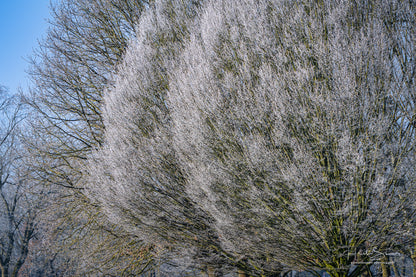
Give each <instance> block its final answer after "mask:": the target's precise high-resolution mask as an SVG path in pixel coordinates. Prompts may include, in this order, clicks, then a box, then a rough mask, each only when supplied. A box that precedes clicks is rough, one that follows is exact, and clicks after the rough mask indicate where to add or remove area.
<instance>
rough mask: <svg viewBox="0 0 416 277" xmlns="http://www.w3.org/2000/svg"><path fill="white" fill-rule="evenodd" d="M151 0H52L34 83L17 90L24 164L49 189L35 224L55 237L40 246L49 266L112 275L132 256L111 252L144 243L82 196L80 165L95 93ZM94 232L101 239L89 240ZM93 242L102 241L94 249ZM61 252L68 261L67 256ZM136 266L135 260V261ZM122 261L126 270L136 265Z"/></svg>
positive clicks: (94, 134) (92, 143)
mask: <svg viewBox="0 0 416 277" xmlns="http://www.w3.org/2000/svg"><path fill="white" fill-rule="evenodd" d="M151 2H152V1H151V0H150V1H147V0H75V1H73V0H71V1H68V0H60V1H55V3H54V5H53V7H52V14H53V19H52V20H51V22H50V28H49V30H48V33H47V36H46V38H45V39H43V40H42V41H41V43H40V45H39V48H38V49H37V50H36V53H35V54H34V55H33V60H32V69H31V70H30V74H31V78H32V81H33V84H32V86H31V89H30V92H28V93H25V97H24V101H25V103H27V104H29V106H30V108H31V109H30V113H31V114H30V119H31V120H30V122H28V124H27V131H26V134H27V135H26V137H25V144H26V148H27V149H28V151H30V153H31V156H32V157H31V163H30V164H29V165H28V166H30V168H31V171H32V173H33V174H31V176H32V177H33V182H36V183H38V184H41V185H44V186H45V187H47V189H48V190H49V191H50V193H49V194H48V196H49V201H50V202H49V205H50V210H49V214H45V216H44V219H45V221H44V224H43V225H42V226H44V227H45V228H43V231H44V232H45V237H49V238H54V239H53V240H51V241H49V242H48V243H45V244H44V245H43V246H48V247H49V248H48V249H47V250H45V251H44V252H45V254H46V255H49V254H50V255H51V258H50V259H49V258H48V259H49V260H53V261H54V262H55V263H54V266H53V267H54V268H56V267H58V266H57V261H65V262H64V263H65V264H71V266H73V267H75V266H78V268H76V269H77V270H80V271H79V272H77V274H80V275H84V274H87V273H84V272H82V271H81V270H82V268H83V267H89V270H91V269H92V268H94V269H95V270H96V271H98V272H99V271H104V272H107V273H108V274H110V273H111V274H114V275H119V273H117V272H119V271H117V270H120V271H123V269H120V267H119V266H121V265H125V264H128V260H129V259H130V258H131V257H129V256H128V257H127V258H126V259H125V260H123V261H121V259H122V258H123V257H126V255H123V254H120V255H117V254H115V253H123V251H124V250H125V249H126V247H125V246H126V244H127V243H128V242H132V241H134V245H135V246H138V245H142V244H143V243H142V242H139V241H137V240H136V239H135V238H133V237H129V238H126V236H127V234H126V233H122V232H121V231H118V232H116V234H114V233H113V232H112V231H113V230H115V229H117V226H113V225H111V224H110V223H109V222H108V221H107V220H106V218H105V217H103V216H102V214H101V213H100V211H99V209H98V207H96V206H95V205H93V204H91V202H90V200H89V199H88V198H87V197H86V196H85V195H84V186H85V182H84V181H85V175H88V172H84V171H83V170H84V168H85V163H86V157H87V155H88V153H90V151H91V149H93V148H95V147H97V146H98V145H100V144H101V141H102V132H103V123H102V119H101V111H100V102H101V98H102V93H103V91H104V90H105V88H106V87H107V86H111V78H110V77H111V75H112V74H113V73H114V72H115V69H116V66H117V65H118V63H119V62H120V60H121V58H122V56H123V54H124V52H125V48H126V46H127V42H128V40H129V39H131V38H133V37H134V36H135V31H134V29H135V24H136V22H137V21H138V18H139V17H140V15H141V13H142V12H143V10H144V9H146V7H147V6H148V5H149V3H151ZM52 207H53V208H52ZM52 211H53V212H54V213H52ZM48 228H49V229H48ZM98 238H101V239H102V240H101V242H100V243H96V242H97V241H96V240H97V239H98ZM121 238H123V239H121ZM110 241H111V242H110ZM52 242H55V243H52ZM106 242H107V243H106ZM90 243H91V244H90ZM105 245H107V246H108V248H107V251H108V252H106V250H105V249H106V247H105ZM97 246H102V248H101V251H98V249H96V247H97ZM117 247H119V249H118V250H116V249H117ZM41 248H42V247H41ZM65 248H66V249H65ZM93 249H95V251H93ZM135 249H136V250H135V253H134V255H132V256H135V257H137V256H139V254H143V253H142V252H143V251H144V249H148V248H147V246H146V247H143V248H141V247H137V248H135ZM130 250H132V249H130ZM92 252H94V253H92ZM100 252H101V253H100ZM56 253H59V255H58V257H57V258H55V256H56V255H55V254H56ZM97 253H98V254H97ZM64 256H66V257H64ZM112 257H113V258H114V259H112ZM68 259H69V260H72V262H68V263H67V261H68ZM124 262H126V263H124ZM146 264H147V262H144V265H146ZM100 265H101V267H100ZM137 265H141V263H140V262H139V260H138V261H137ZM64 267H66V265H64ZM127 267H128V268H124V269H126V272H130V273H131V274H137V272H140V271H141V270H142V269H143V268H140V269H137V267H132V266H127ZM138 267H140V266H138ZM72 269H73V268H72ZM136 269H137V270H138V271H135V270H136ZM107 270H108V271H107ZM73 274H74V273H73V272H69V273H68V275H69V276H72V275H73ZM88 274H91V272H90V271H89V272H88Z"/></svg>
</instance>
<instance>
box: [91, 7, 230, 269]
mask: <svg viewBox="0 0 416 277" xmlns="http://www.w3.org/2000/svg"><path fill="white" fill-rule="evenodd" d="M198 8H199V2H198V1H195V2H192V1H157V2H156V3H155V4H154V6H152V7H151V9H149V10H148V11H147V12H146V13H145V14H144V15H143V16H142V18H141V20H140V22H139V24H138V33H137V39H136V40H135V43H134V44H132V45H131V48H130V49H129V51H128V52H127V53H126V56H125V61H124V64H123V65H122V66H121V67H120V68H119V71H120V73H119V74H118V78H117V79H116V82H115V88H114V89H110V90H109V91H108V93H107V95H108V99H107V102H106V106H105V110H106V111H107V112H106V113H105V117H104V120H105V123H106V141H107V142H108V143H107V145H106V146H105V147H103V148H102V149H101V151H100V152H99V153H97V154H96V155H95V156H94V158H95V159H94V160H92V161H91V166H90V172H91V174H92V178H91V183H92V184H90V186H91V187H92V189H91V195H92V197H93V198H94V199H96V200H97V201H98V203H99V204H100V205H101V206H102V208H103V209H104V210H105V211H106V213H107V214H108V215H109V217H110V220H111V221H112V222H113V223H115V224H118V225H121V226H123V227H124V228H125V229H126V230H128V231H129V232H130V233H132V234H135V235H137V236H139V237H140V238H142V239H143V241H145V242H149V243H152V244H154V245H156V247H159V248H160V249H170V252H172V253H174V254H172V256H171V258H170V260H171V261H173V260H175V259H176V258H177V259H182V258H184V257H185V258H184V259H183V260H182V261H181V263H184V265H186V264H187V263H188V262H187V261H186V259H191V263H192V265H193V266H201V267H205V266H208V267H222V266H223V263H225V260H224V253H222V251H221V247H220V245H219V240H218V236H217V234H216V233H215V232H214V230H213V229H212V228H211V224H210V223H211V222H212V221H213V219H212V218H211V217H210V216H209V215H208V214H207V213H206V212H204V211H202V210H201V209H200V208H198V206H197V205H196V203H194V202H193V201H192V200H191V199H190V198H189V197H188V196H187V195H186V194H185V193H184V192H185V187H186V179H185V176H184V175H183V173H182V169H181V168H180V167H179V165H178V162H177V159H176V157H175V152H174V150H173V147H172V134H171V131H170V128H171V123H170V122H171V118H170V114H169V108H168V107H167V103H166V93H167V90H168V88H169V75H168V74H167V73H168V70H169V69H170V68H171V66H172V64H174V63H175V61H176V60H177V58H178V57H179V55H180V53H181V51H182V48H183V46H184V44H185V42H186V41H187V40H189V31H190V28H191V27H192V24H193V22H194V21H195V19H194V16H195V15H196V14H197V11H198ZM106 157H111V159H107V158H106ZM130 173H131V174H130ZM178 249H180V250H178ZM178 251H179V252H181V253H178ZM186 252H187V253H186ZM194 262H195V263H194ZM213 270H214V271H215V269H213ZM214 274H215V273H214Z"/></svg>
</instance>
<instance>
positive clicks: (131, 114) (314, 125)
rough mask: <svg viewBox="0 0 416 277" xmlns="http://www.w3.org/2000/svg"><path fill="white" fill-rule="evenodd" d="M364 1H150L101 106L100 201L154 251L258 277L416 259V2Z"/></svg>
mask: <svg viewBox="0 0 416 277" xmlns="http://www.w3.org/2000/svg"><path fill="white" fill-rule="evenodd" d="M370 2H371V3H370ZM370 2H368V3H366V4H357V5H355V4H353V3H352V2H349V1H336V3H335V2H333V1H319V2H318V1H305V2H303V3H293V2H292V1H270V0H262V1H248V0H247V1H225V0H224V1H203V3H202V4H201V6H200V7H198V8H196V9H195V10H194V11H193V12H192V16H191V15H189V14H187V13H189V12H190V10H189V8H188V7H187V8H186V9H175V12H173V13H172V14H171V13H169V12H172V11H171V10H169V8H168V7H169V5H167V6H163V5H161V4H156V6H157V7H159V8H156V10H155V11H156V15H155V14H152V13H149V14H148V15H147V17H144V19H142V21H141V25H139V28H138V29H139V32H140V35H139V36H138V37H139V39H138V40H136V41H133V42H132V43H131V45H130V49H129V51H128V53H127V55H126V57H125V62H124V64H123V66H122V67H121V68H120V72H119V76H118V79H117V82H116V86H115V88H114V89H112V90H109V91H108V92H107V94H106V97H105V103H106V106H105V113H104V118H105V122H106V145H105V146H104V147H103V148H102V149H101V150H100V151H98V152H97V153H96V156H95V161H94V162H92V163H91V166H92V168H94V170H97V168H98V169H99V170H97V171H96V172H97V174H96V175H94V176H93V177H94V179H95V180H96V181H95V182H93V185H94V186H93V192H94V191H95V194H94V193H93V195H95V197H96V198H97V200H98V201H99V202H100V203H101V204H102V206H103V208H104V209H105V210H106V211H107V213H108V214H109V215H110V217H112V218H113V220H114V221H119V222H120V223H121V224H123V225H124V226H125V228H127V229H129V230H130V231H131V232H133V233H137V234H138V235H139V236H144V238H145V239H147V240H149V241H151V242H153V243H156V244H161V245H166V246H172V245H175V247H179V246H184V245H189V246H190V248H189V249H195V253H196V252H198V251H202V252H204V251H206V250H207V249H216V250H215V251H212V252H204V253H208V254H209V255H212V256H211V257H217V258H218V257H221V255H225V256H227V257H229V258H230V259H231V260H232V264H234V265H236V266H238V267H240V268H243V269H245V270H247V271H250V270H251V271H252V272H254V274H263V273H267V272H269V273H270V272H279V271H280V270H282V267H287V268H295V269H305V270H312V269H325V270H327V271H328V272H329V273H330V274H331V275H333V276H348V274H359V273H360V272H362V271H364V270H365V266H364V264H366V263H370V264H371V263H372V262H374V260H373V257H371V254H366V255H356V253H362V252H363V251H367V252H365V253H371V251H372V250H374V249H379V250H381V251H385V252H388V251H401V252H402V253H404V254H406V255H409V253H410V252H409V251H411V250H410V249H411V247H412V244H411V242H412V240H413V229H412V226H413V224H414V211H415V209H414V203H413V202H414V201H413V199H412V198H413V195H414V194H413V193H414V187H415V170H414V169H415V168H414V164H415V156H414V107H415V103H414V90H415V88H414V78H415V75H414V74H413V73H414V72H415V65H414V63H413V62H412V57H413V56H414V54H415V49H414V45H413V41H414V39H415V28H414V26H413V25H412V24H408V23H407V22H409V21H411V22H413V20H414V13H413V14H412V12H409V11H410V10H412V9H413V10H414V8H413V7H410V6H407V4H405V3H402V2H400V1H385V2H373V1H370ZM169 3H170V2H169ZM158 5H160V6H158ZM172 5H178V6H177V7H183V6H181V5H180V4H177V3H176V2H175V3H173V4H172ZM160 7H164V8H166V9H167V10H163V9H164V8H160ZM162 10H163V11H164V12H161V11H162ZM158 12H160V14H159V13H158ZM162 14H163V15H164V16H165V15H168V16H167V17H164V16H162ZM195 14H198V16H197V17H195V18H194V17H193V16H194V15H195ZM179 26H180V27H179ZM194 236H195V241H197V243H194V242H192V239H190V238H192V237H194ZM216 251H218V252H216ZM220 252H221V255H220ZM209 255H206V256H204V259H206V261H209V262H208V263H214V262H216V261H219V260H216V259H214V260H210V259H209V258H207V257H208V256H209ZM354 264H356V265H357V264H358V266H357V267H352V266H353V265H354ZM353 269H354V270H353ZM351 272H352V273H351Z"/></svg>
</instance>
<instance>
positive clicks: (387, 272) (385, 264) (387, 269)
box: [381, 257, 390, 277]
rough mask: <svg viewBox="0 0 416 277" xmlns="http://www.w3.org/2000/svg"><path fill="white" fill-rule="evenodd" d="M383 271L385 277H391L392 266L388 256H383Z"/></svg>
mask: <svg viewBox="0 0 416 277" xmlns="http://www.w3.org/2000/svg"><path fill="white" fill-rule="evenodd" d="M381 271H382V273H383V277H390V266H389V258H388V257H383V258H382V259H381Z"/></svg>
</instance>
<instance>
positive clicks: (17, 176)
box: [0, 87, 38, 276]
mask: <svg viewBox="0 0 416 277" xmlns="http://www.w3.org/2000/svg"><path fill="white" fill-rule="evenodd" d="M21 119H22V115H21V110H20V105H19V104H17V103H16V98H14V97H10V96H8V95H7V93H6V89H5V88H3V87H0V153H1V154H0V157H1V158H0V234H1V235H0V270H1V276H17V275H18V273H19V272H20V270H21V268H22V266H23V264H24V263H25V261H26V258H27V256H28V251H29V245H30V243H31V242H32V241H33V239H34V237H35V234H36V223H37V221H36V212H37V210H38V205H37V204H38V201H37V200H38V199H37V198H36V197H35V196H32V195H30V194H29V193H28V191H29V189H30V183H29V182H28V178H27V172H26V171H25V169H24V168H22V167H21V165H22V153H21V151H20V147H19V146H20V143H19V140H18V124H19V122H20V121H21Z"/></svg>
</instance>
